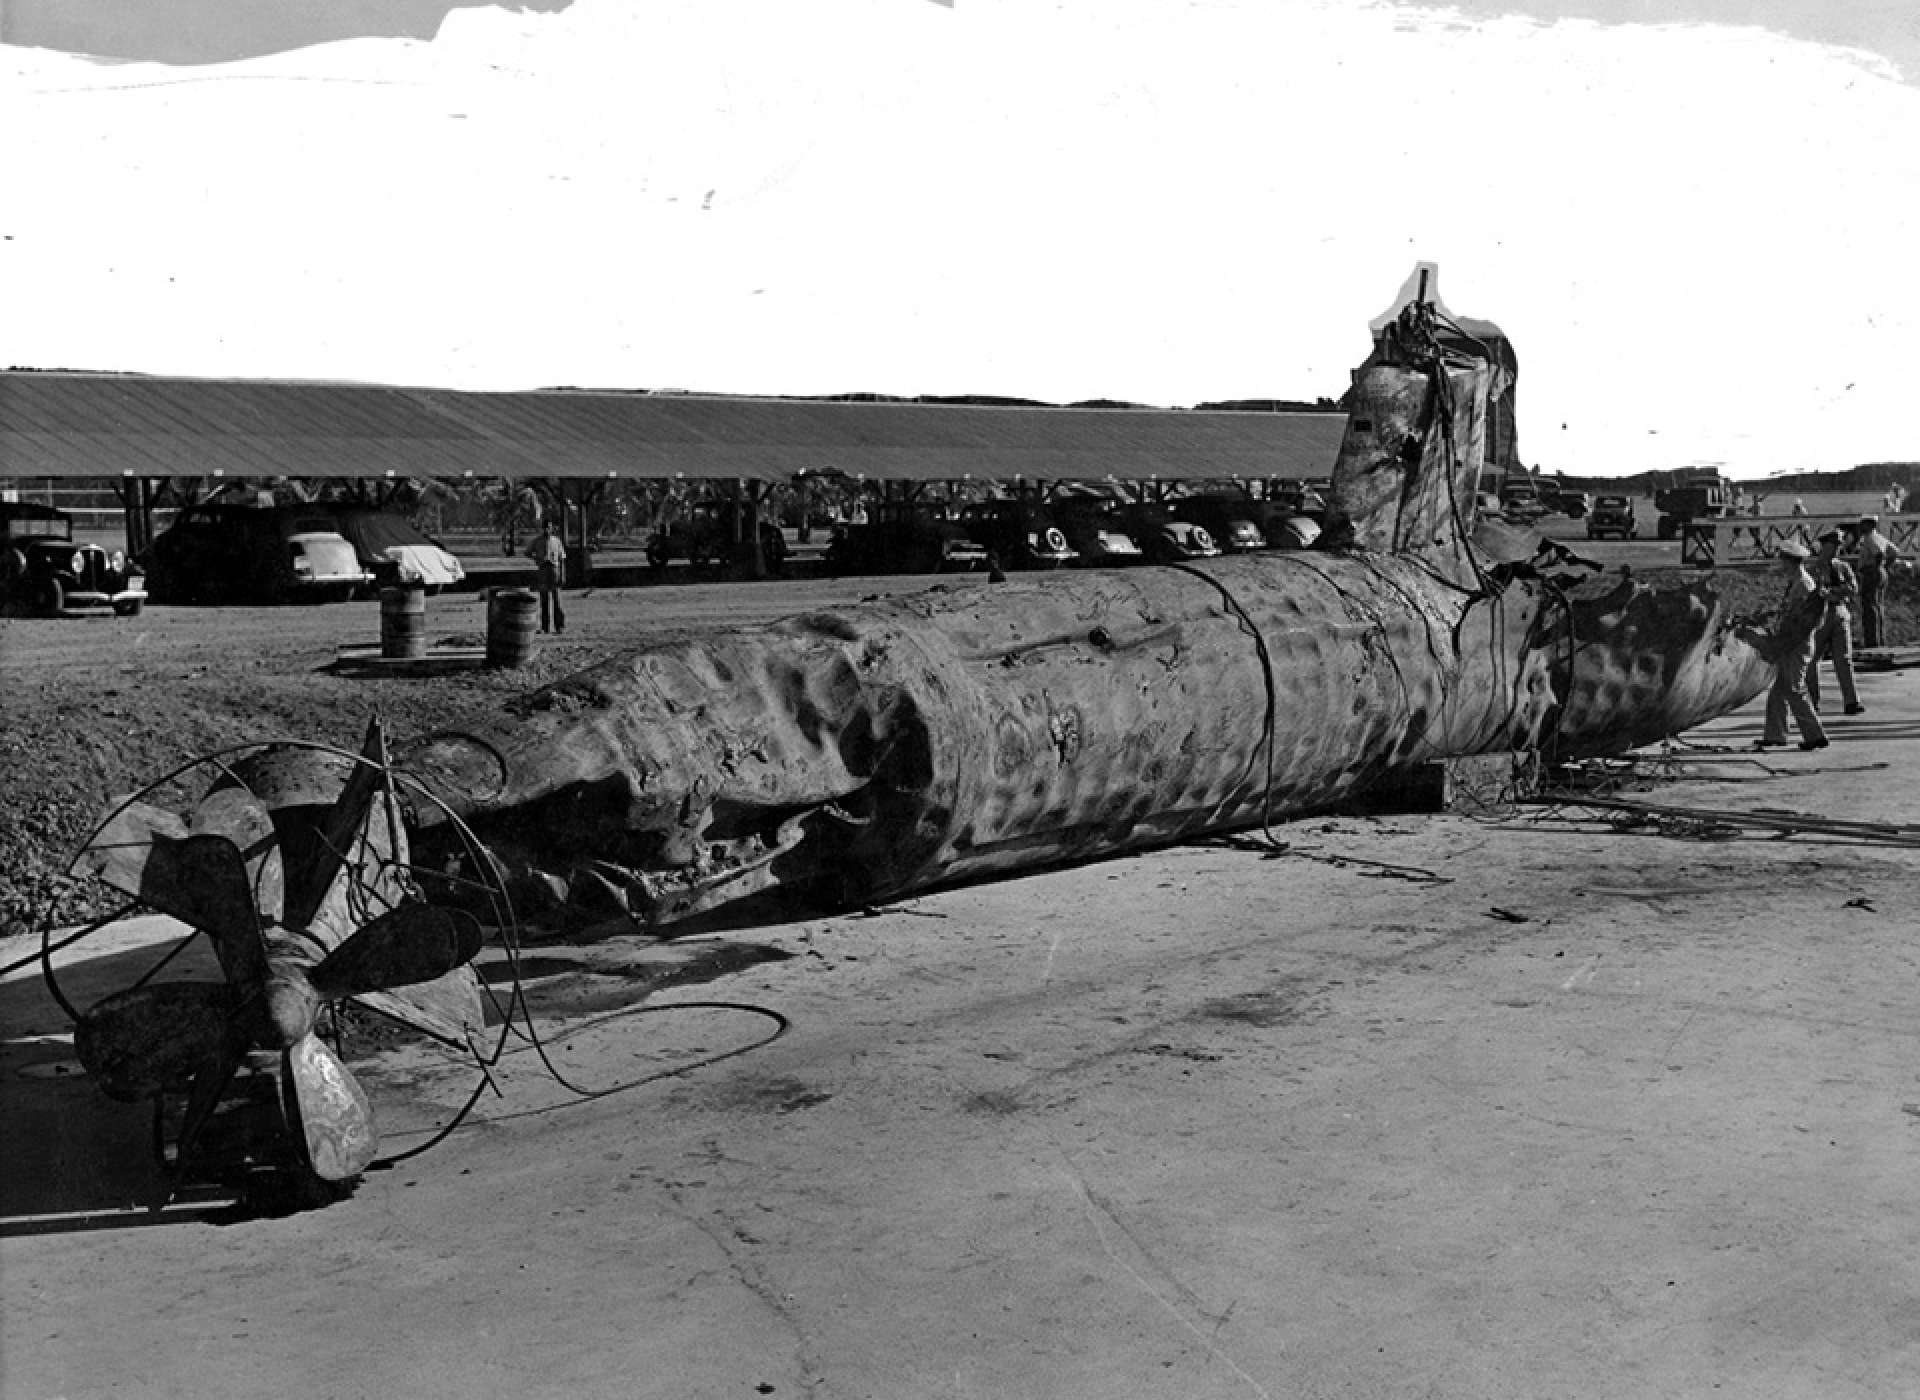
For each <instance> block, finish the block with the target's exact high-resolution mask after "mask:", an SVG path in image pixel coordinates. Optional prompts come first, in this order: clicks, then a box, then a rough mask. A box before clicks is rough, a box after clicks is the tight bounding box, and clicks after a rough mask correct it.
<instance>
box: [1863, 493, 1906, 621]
mask: <svg viewBox="0 0 1920 1400" xmlns="http://www.w3.org/2000/svg"><path fill="white" fill-rule="evenodd" d="M1854 538H1855V541H1856V543H1855V545H1854V554H1853V567H1854V571H1855V572H1856V573H1858V574H1859V575H1860V630H1861V632H1862V633H1863V634H1864V641H1865V642H1866V645H1868V646H1870V647H1877V646H1880V645H1881V644H1882V643H1883V642H1884V641H1885V638H1884V637H1883V636H1882V635H1881V629H1882V627H1883V625H1884V621H1883V616H1884V614H1883V608H1884V605H1885V603H1886V600H1887V575H1888V574H1889V573H1891V572H1892V570H1893V561H1894V560H1895V559H1897V558H1899V557H1900V551H1899V550H1898V549H1896V548H1894V544H1893V541H1892V540H1890V539H1888V538H1887V537H1886V536H1885V535H1883V534H1881V533H1880V517H1879V516H1877V515H1863V516H1861V517H1860V523H1859V524H1858V525H1856V526H1855V527H1854Z"/></svg>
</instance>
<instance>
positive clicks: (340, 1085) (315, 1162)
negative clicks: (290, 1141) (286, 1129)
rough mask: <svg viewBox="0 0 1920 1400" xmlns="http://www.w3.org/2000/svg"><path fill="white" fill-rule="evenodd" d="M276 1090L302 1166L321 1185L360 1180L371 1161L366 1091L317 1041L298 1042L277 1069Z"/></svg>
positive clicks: (313, 1038) (370, 1117)
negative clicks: (291, 1121) (303, 1157)
mask: <svg viewBox="0 0 1920 1400" xmlns="http://www.w3.org/2000/svg"><path fill="white" fill-rule="evenodd" d="M281 1068H282V1071H283V1074H282V1078H281V1089H282V1092H283V1093H284V1094H285V1095H286V1097H287V1099H288V1101H289V1103H290V1105H291V1107H292V1109H293V1111H294V1115H295V1116H296V1117H297V1118H298V1120H299V1123H300V1135H301V1138H302V1140H303V1141H304V1142H305V1143H306V1145H307V1161H308V1163H309V1164H310V1165H311V1166H312V1167H313V1173H314V1175H315V1176H317V1177H319V1178H320V1179H321V1180H323V1181H345V1180H347V1179H348V1178H349V1177H355V1176H358V1175H360V1173H361V1172H363V1171H365V1170H366V1169H367V1166H368V1164H369V1163H371V1162H372V1161H373V1154H374V1134H373V1109H372V1107H371V1106H370V1105H369V1104H368V1103H367V1095H366V1091H365V1090H363V1089H362V1088H361V1087H360V1085H359V1083H358V1082H357V1081H356V1080H355V1079H354V1077H353V1075H352V1073H351V1072H350V1071H349V1070H348V1069H347V1067H346V1066H345V1065H343V1064H341V1063H340V1057H339V1056H338V1055H335V1054H334V1053H333V1051H331V1050H329V1049H328V1048H327V1046H326V1043H325V1042H324V1041H322V1040H321V1039H320V1038H319V1037H318V1036H314V1035H308V1036H303V1037H301V1038H300V1039H299V1040H297V1041H295V1042H294V1043H293V1045H292V1046H291V1047H290V1048H289V1049H288V1050H287V1052H286V1055H285V1057H284V1059H283V1060H282V1063H281Z"/></svg>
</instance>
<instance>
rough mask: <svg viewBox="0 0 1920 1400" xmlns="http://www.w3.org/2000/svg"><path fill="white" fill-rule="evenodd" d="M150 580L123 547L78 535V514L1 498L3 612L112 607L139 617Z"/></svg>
mask: <svg viewBox="0 0 1920 1400" xmlns="http://www.w3.org/2000/svg"><path fill="white" fill-rule="evenodd" d="M146 601H147V587H146V580H145V579H144V578H142V577H141V574H140V570H139V568H138V566H136V565H132V564H129V563H128V562H127V557H126V555H124V554H122V553H121V552H119V551H118V550H115V551H114V552H113V553H111V554H109V553H108V552H107V551H106V550H105V549H103V548H101V547H100V546H99V545H97V544H79V543H76V542H75V540H74V538H73V517H72V516H71V515H69V514H68V513H67V512H66V511H64V510H60V509H57V508H56V507H54V506H42V505H33V504H31V503H29V502H24V501H0V612H6V613H10V614H12V613H34V614H38V615H39V616H42V617H63V616H66V615H68V614H70V613H79V612H94V611H104V610H105V609H108V608H111V609H112V610H113V611H114V612H115V613H117V614H119V615H120V616H121V617H134V616H137V615H138V614H139V612H140V609H141V608H142V607H143V606H145V604H146Z"/></svg>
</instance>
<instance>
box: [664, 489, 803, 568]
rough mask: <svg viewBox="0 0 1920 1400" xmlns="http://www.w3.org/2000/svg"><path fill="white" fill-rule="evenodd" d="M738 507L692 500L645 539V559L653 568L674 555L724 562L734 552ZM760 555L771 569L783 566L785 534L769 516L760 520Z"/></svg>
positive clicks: (693, 560)
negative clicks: (679, 512)
mask: <svg viewBox="0 0 1920 1400" xmlns="http://www.w3.org/2000/svg"><path fill="white" fill-rule="evenodd" d="M739 509H740V507H739V506H737V505H736V504H735V503H734V502H732V501H695V502H693V504H692V505H690V506H688V507H687V508H686V511H685V513H684V514H682V515H681V516H680V518H679V519H677V520H670V521H667V522H666V523H664V524H661V525H658V526H656V527H655V528H654V531H653V534H652V535H651V536H649V537H648V539H647V562H648V563H649V564H651V565H653V567H654V569H655V570H656V571H659V570H664V569H665V568H666V567H667V565H668V564H670V563H672V562H673V561H674V560H675V559H685V560H686V561H687V562H688V563H689V564H696V565H698V564H724V563H726V562H727V561H728V560H729V559H731V558H733V556H734V549H735V542H734V538H733V531H734V524H733V522H734V514H735V512H736V511H738V510H739ZM760 557H761V560H762V562H764V563H765V564H766V566H767V568H768V569H769V570H770V571H772V572H773V573H776V574H777V573H779V572H780V571H781V570H782V569H783V568H784V567H785V566H786V562H787V537H786V536H785V535H783V534H781V533H780V527H779V526H778V525H776V524H774V523H773V522H772V521H771V520H762V521H761V522H760Z"/></svg>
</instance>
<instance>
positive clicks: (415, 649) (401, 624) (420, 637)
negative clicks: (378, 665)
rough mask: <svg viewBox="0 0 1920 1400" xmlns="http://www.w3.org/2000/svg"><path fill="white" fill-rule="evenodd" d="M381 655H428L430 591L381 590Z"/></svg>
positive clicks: (416, 588) (412, 656)
mask: <svg viewBox="0 0 1920 1400" xmlns="http://www.w3.org/2000/svg"><path fill="white" fill-rule="evenodd" d="M380 654H381V655H382V656H385V657H389V658H394V659H402V660H406V659H415V658H418V657H422V656H425V655H426V654H427V590H426V589H424V588H419V587H414V588H383V589H381V590H380Z"/></svg>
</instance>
